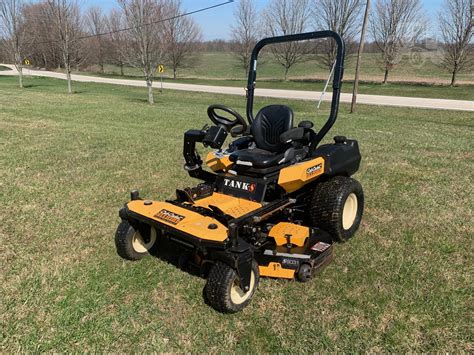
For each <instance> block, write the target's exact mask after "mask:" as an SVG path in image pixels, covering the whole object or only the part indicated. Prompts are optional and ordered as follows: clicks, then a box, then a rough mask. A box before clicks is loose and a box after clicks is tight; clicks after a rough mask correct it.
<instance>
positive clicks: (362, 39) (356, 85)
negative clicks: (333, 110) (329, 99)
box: [351, 0, 370, 113]
mask: <svg viewBox="0 0 474 355" xmlns="http://www.w3.org/2000/svg"><path fill="white" fill-rule="evenodd" d="M369 9H370V0H367V4H366V5H365V14H364V22H363V23H362V32H361V34H360V43H359V50H358V52H357V64H356V70H355V78H354V88H353V89H352V103H351V113H354V112H355V106H356V102H357V89H358V88H359V70H360V62H361V60H362V53H363V52H364V42H365V30H366V29H367V19H368V17H369Z"/></svg>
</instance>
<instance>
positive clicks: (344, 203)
mask: <svg viewBox="0 0 474 355" xmlns="http://www.w3.org/2000/svg"><path fill="white" fill-rule="evenodd" d="M348 206H349V207H348ZM345 207H346V208H345ZM363 211H364V191H363V190H362V186H361V185H360V183H359V182H358V181H357V180H354V179H352V178H349V177H346V176H335V177H333V178H331V179H329V180H327V181H324V182H321V183H319V184H318V185H316V187H315V189H314V190H313V196H312V200H311V206H310V211H309V213H310V221H311V224H312V225H313V226H314V227H318V228H321V229H323V230H325V231H326V232H328V233H330V234H331V235H332V237H333V240H334V241H338V242H345V241H347V240H348V239H349V238H351V237H352V236H353V235H354V234H355V232H356V231H357V229H358V228H359V225H360V221H361V220H362V213H363Z"/></svg>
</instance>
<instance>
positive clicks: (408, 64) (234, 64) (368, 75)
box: [105, 52, 474, 84]
mask: <svg viewBox="0 0 474 355" xmlns="http://www.w3.org/2000/svg"><path fill="white" fill-rule="evenodd" d="M422 57H423V58H424V59H423V61H419V62H417V61H413V60H412V59H411V57H410V55H409V54H406V55H403V56H402V59H401V61H400V63H399V64H398V65H397V66H396V68H395V69H394V70H393V72H391V73H390V76H389V81H390V80H392V81H400V80H401V81H412V82H424V81H426V82H431V83H437V84H449V83H450V79H451V74H450V73H448V72H446V71H445V70H443V69H442V68H441V67H440V66H439V65H438V64H437V63H439V57H438V56H437V54H436V53H430V52H427V53H424V54H423V56H422ZM355 63H356V61H355V58H354V57H353V56H349V57H348V59H347V60H346V62H345V74H344V76H345V78H346V79H353V77H354V70H355ZM165 68H166V69H165V74H164V75H165V77H172V74H173V73H172V70H171V68H170V66H169V65H167V64H166V65H165ZM105 71H106V72H108V73H115V74H119V69H118V68H117V67H116V66H113V65H106V66H105ZM124 74H125V75H129V76H141V75H142V74H141V72H140V71H139V70H138V69H135V68H125V70H124ZM328 74H329V69H328V68H325V67H323V66H321V61H320V60H319V59H314V58H312V57H308V59H307V60H306V61H304V62H302V63H298V64H296V65H295V66H294V67H292V68H291V69H290V72H289V77H290V79H315V78H316V79H326V78H327V76H328ZM383 74H384V72H383V70H382V68H381V65H380V55H379V54H377V53H366V54H364V56H363V59H362V65H361V74H360V75H361V79H362V80H371V81H378V82H382V79H383ZM178 75H179V77H180V78H193V79H196V78H197V79H221V80H222V79H226V80H242V79H245V78H246V76H247V73H245V72H244V70H243V69H242V68H241V67H240V66H239V62H238V60H237V58H236V56H235V54H233V53H228V52H202V53H198V54H196V55H195V56H194V58H192V59H191V60H190V61H188V63H187V67H185V68H183V69H181V70H179V72H178ZM283 75H284V71H283V67H282V66H281V65H279V64H278V63H276V62H275V60H274V59H273V56H272V55H271V54H265V53H264V54H263V55H261V56H260V59H259V62H258V77H259V78H261V79H272V80H275V79H278V80H282V79H283ZM458 80H459V81H460V82H461V83H462V81H469V82H471V84H472V82H474V72H472V71H468V70H466V71H464V72H462V73H460V74H459V75H458Z"/></svg>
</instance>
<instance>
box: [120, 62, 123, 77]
mask: <svg viewBox="0 0 474 355" xmlns="http://www.w3.org/2000/svg"><path fill="white" fill-rule="evenodd" d="M120 75H121V76H123V63H120Z"/></svg>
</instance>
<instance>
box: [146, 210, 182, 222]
mask: <svg viewBox="0 0 474 355" xmlns="http://www.w3.org/2000/svg"><path fill="white" fill-rule="evenodd" d="M154 217H155V218H158V219H161V220H163V221H165V222H168V223H171V224H175V225H176V224H178V223H179V222H181V221H182V220H183V219H185V218H186V217H184V216H181V215H180V214H177V213H174V212H172V211H168V210H165V209H162V210H161V211H160V212H158V213H157V214H155V216H154Z"/></svg>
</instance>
